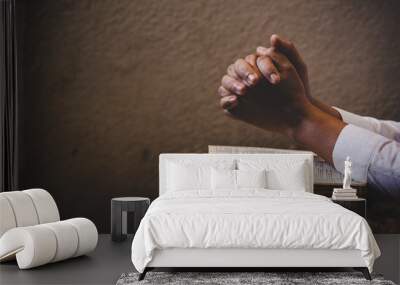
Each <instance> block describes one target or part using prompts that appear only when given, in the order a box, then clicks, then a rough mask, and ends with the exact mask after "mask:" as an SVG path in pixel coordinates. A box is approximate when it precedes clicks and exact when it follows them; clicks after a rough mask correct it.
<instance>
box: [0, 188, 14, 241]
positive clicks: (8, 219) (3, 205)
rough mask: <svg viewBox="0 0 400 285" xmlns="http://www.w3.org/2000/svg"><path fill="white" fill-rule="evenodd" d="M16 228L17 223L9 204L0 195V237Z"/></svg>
mask: <svg viewBox="0 0 400 285" xmlns="http://www.w3.org/2000/svg"><path fill="white" fill-rule="evenodd" d="M16 226H17V223H16V221H15V217H14V212H13V209H12V208H11V204H10V202H9V201H8V199H7V198H6V197H4V196H2V195H0V237H1V236H2V235H3V234H4V233H5V232H6V231H8V230H9V229H12V228H15V227H16Z"/></svg>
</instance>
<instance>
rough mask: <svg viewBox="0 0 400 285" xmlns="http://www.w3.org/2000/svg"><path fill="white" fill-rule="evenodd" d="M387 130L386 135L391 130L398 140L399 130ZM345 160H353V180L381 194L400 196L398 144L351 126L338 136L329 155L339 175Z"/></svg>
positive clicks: (342, 170) (399, 145)
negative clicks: (366, 183)
mask: <svg viewBox="0 0 400 285" xmlns="http://www.w3.org/2000/svg"><path fill="white" fill-rule="evenodd" d="M361 118H363V117H361ZM343 119H344V120H346V119H348V118H343ZM345 122H346V121H345ZM356 123H359V122H356ZM364 123H365V122H363V124H364ZM386 126H389V125H385V127H384V128H385V130H386V131H388V130H389V129H390V128H392V130H393V132H391V133H390V134H391V136H393V137H397V138H398V137H399V132H400V128H398V129H395V128H394V127H392V126H391V127H390V128H389V129H388V128H386ZM380 127H382V125H381V126H380ZM374 130H376V129H374ZM379 130H382V128H381V129H379ZM386 134H388V133H386ZM347 156H350V158H351V160H352V178H353V179H354V180H357V181H360V182H365V181H368V183H369V184H370V185H373V186H374V187H376V188H378V189H380V190H382V191H386V192H388V193H392V194H394V195H395V196H399V195H400V143H398V142H396V141H395V140H394V139H390V138H388V137H386V136H383V135H381V134H378V133H377V132H374V131H371V130H370V128H369V127H366V128H361V127H358V126H356V125H355V124H351V123H350V124H349V125H347V126H346V127H344V128H343V130H342V131H341V132H340V134H339V136H338V139H337V141H336V144H335V147H334V149H333V153H332V157H333V163H334V166H335V168H336V169H337V170H338V171H340V172H341V173H343V172H344V161H345V160H346V157H347Z"/></svg>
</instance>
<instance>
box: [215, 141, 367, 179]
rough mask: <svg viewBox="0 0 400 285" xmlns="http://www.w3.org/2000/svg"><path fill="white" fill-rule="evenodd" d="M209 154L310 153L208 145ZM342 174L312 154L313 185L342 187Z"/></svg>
mask: <svg viewBox="0 0 400 285" xmlns="http://www.w3.org/2000/svg"><path fill="white" fill-rule="evenodd" d="M208 152H209V153H310V151H303V150H292V149H279V148H267V147H246V146H223V145H209V146H208ZM342 183H343V174H341V173H340V172H339V171H337V170H336V169H335V168H334V167H333V166H332V165H331V164H329V163H327V162H326V161H325V160H323V159H322V158H321V157H319V156H317V155H316V154H315V153H314V184H318V185H342ZM351 184H352V185H354V186H363V185H366V184H367V183H366V181H363V182H358V181H354V180H353V181H352V183H351Z"/></svg>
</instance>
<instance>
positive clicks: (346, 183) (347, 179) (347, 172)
mask: <svg viewBox="0 0 400 285" xmlns="http://www.w3.org/2000/svg"><path fill="white" fill-rule="evenodd" d="M343 189H351V160H350V157H349V156H348V157H346V161H345V162H344V179H343Z"/></svg>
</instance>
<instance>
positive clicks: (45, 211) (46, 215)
mask: <svg viewBox="0 0 400 285" xmlns="http://www.w3.org/2000/svg"><path fill="white" fill-rule="evenodd" d="M22 192H24V193H26V194H28V195H29V196H30V198H31V199H32V201H33V204H34V206H35V208H36V212H37V215H38V218H39V224H45V223H51V222H57V221H59V220H60V214H59V212H58V209H57V205H56V202H55V201H54V199H53V197H52V196H51V195H50V193H49V192H47V191H46V190H43V189H29V190H24V191H22Z"/></svg>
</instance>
